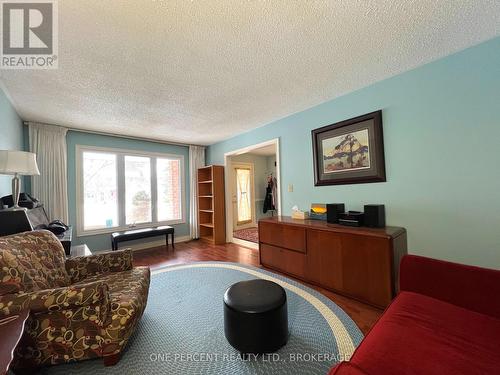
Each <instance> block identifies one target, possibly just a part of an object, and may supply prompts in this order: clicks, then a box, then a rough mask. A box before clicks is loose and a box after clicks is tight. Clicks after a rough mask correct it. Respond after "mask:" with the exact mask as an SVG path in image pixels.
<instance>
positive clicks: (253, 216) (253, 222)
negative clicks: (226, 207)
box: [229, 161, 257, 229]
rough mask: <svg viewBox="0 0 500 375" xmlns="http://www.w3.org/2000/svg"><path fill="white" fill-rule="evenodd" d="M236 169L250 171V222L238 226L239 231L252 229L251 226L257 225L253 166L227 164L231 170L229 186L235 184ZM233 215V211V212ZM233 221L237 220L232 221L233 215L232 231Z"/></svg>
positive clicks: (235, 163)
mask: <svg viewBox="0 0 500 375" xmlns="http://www.w3.org/2000/svg"><path fill="white" fill-rule="evenodd" d="M238 167H241V168H246V169H249V170H250V197H251V202H250V204H251V210H252V212H251V219H250V222H247V223H245V224H243V225H240V226H239V229H244V228H248V227H252V226H255V225H257V212H256V208H257V207H256V201H255V171H254V164H253V163H245V162H240V161H237V162H234V163H233V162H231V163H229V168H230V169H231V177H230V182H231V184H234V183H235V178H236V173H234V172H235V170H236V168H238ZM232 187H233V188H235V187H236V186H232ZM231 190H232V189H231ZM236 199H237V198H236ZM231 203H233V201H232V194H231ZM236 203H237V202H236ZM233 214H234V210H233ZM235 221H236V222H237V220H234V215H233V229H234V223H235ZM236 226H237V227H238V225H236Z"/></svg>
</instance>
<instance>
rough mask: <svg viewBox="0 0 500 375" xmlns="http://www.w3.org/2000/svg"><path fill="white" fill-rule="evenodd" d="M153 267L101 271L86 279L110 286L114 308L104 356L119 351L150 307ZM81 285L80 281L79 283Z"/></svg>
mask: <svg viewBox="0 0 500 375" xmlns="http://www.w3.org/2000/svg"><path fill="white" fill-rule="evenodd" d="M150 277H151V274H150V270H149V267H134V268H133V269H131V270H128V271H122V272H113V273H107V274H99V275H94V276H91V277H88V278H87V279H85V280H84V282H85V283H87V282H95V281H96V280H100V281H102V282H104V283H106V284H107V285H108V287H109V297H110V302H111V310H110V313H109V314H108V320H107V321H106V324H105V326H104V328H103V337H104V338H105V339H106V340H107V341H106V344H105V345H103V355H112V354H116V353H119V352H120V351H121V350H122V348H123V347H124V346H125V344H126V343H127V341H128V339H129V337H130V335H131V334H132V333H133V332H134V328H135V326H136V324H137V323H138V321H139V319H140V318H141V316H142V313H143V312H144V309H145V308H146V303H147V300H148V292H149V282H150ZM77 285H80V284H77Z"/></svg>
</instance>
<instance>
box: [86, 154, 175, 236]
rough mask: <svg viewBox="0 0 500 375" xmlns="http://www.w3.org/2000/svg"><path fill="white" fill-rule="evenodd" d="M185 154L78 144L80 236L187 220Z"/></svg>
mask: <svg viewBox="0 0 500 375" xmlns="http://www.w3.org/2000/svg"><path fill="white" fill-rule="evenodd" d="M183 168H184V158H183V156H182V155H166V154H151V153H140V152H135V151H126V150H114V149H102V148H94V147H87V146H77V180H78V181H77V186H78V188H77V196H78V197H77V198H78V202H79V204H78V222H77V231H78V235H87V234H89V235H90V234H98V233H107V232H111V231H114V230H117V229H126V228H130V227H135V226H137V227H139V228H140V227H145V226H149V225H156V224H158V225H161V224H175V223H183V222H185V215H184V203H183V199H184V181H183V176H184V170H183Z"/></svg>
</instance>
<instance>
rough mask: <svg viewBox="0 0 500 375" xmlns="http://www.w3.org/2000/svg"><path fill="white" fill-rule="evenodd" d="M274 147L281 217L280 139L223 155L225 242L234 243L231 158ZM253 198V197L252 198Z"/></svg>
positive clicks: (279, 213)
mask: <svg viewBox="0 0 500 375" xmlns="http://www.w3.org/2000/svg"><path fill="white" fill-rule="evenodd" d="M270 145H274V146H275V150H276V176H275V177H276V179H277V184H276V185H277V186H276V196H277V200H278V210H277V213H278V216H280V215H281V174H280V139H279V138H273V139H270V140H268V141H264V142H261V143H256V144H253V145H250V146H247V147H243V148H240V149H237V150H233V151H229V152H226V153H224V180H225V184H224V185H225V194H226V241H227V242H235V239H234V238H233V205H232V195H231V185H230V181H231V180H230V179H231V174H232V168H231V164H232V162H231V157H232V156H237V155H241V154H246V153H248V152H251V151H253V150H255V149H258V148H261V147H264V146H270ZM254 198H255V196H254Z"/></svg>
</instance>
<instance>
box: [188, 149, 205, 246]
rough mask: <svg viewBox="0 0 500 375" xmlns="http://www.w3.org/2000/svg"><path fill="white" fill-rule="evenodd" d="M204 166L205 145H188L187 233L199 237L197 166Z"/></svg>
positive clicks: (192, 236) (194, 237)
mask: <svg viewBox="0 0 500 375" xmlns="http://www.w3.org/2000/svg"><path fill="white" fill-rule="evenodd" d="M204 166H205V147H203V146H189V176H190V183H189V186H191V189H190V190H191V191H190V194H189V235H190V237H191V238H193V239H196V238H200V233H199V228H198V168H201V167H204Z"/></svg>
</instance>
